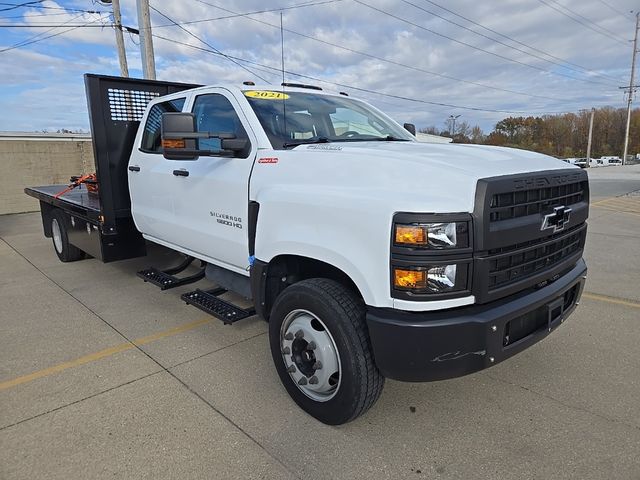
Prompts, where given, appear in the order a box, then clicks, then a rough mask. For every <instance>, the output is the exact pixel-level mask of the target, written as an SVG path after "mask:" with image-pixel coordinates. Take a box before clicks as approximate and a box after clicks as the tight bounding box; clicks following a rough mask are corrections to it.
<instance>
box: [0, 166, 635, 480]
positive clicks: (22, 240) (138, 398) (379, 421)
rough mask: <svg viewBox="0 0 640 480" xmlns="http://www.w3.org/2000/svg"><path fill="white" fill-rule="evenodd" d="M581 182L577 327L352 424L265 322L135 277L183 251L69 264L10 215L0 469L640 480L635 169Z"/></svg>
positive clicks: (1, 347) (389, 403)
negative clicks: (222, 314)
mask: <svg viewBox="0 0 640 480" xmlns="http://www.w3.org/2000/svg"><path fill="white" fill-rule="evenodd" d="M589 175H590V179H591V189H592V202H593V204H592V209H591V214H590V220H589V224H590V227H589V234H588V240H587V249H586V260H587V263H588V266H589V269H590V270H589V278H588V282H587V286H586V289H585V291H586V293H585V295H584V296H583V299H582V301H581V304H580V306H579V307H578V309H577V311H576V312H575V313H574V314H573V316H572V317H571V318H570V319H569V321H568V322H566V323H565V325H563V326H562V328H560V329H558V331H557V332H555V333H554V334H553V335H551V336H550V337H548V338H547V339H545V340H544V341H543V342H541V343H539V344H537V345H536V346H534V347H533V348H531V349H529V350H526V351H525V352H523V353H522V354H520V355H518V356H516V357H514V358H512V359H511V360H509V361H507V362H504V363H501V364H499V365H497V366H495V367H493V368H491V369H489V370H487V371H485V372H483V373H479V374H475V375H471V376H468V377H464V378H459V379H455V380H449V381H443V382H435V383H425V384H408V383H400V382H395V381H387V384H386V387H385V390H384V392H383V394H382V397H381V398H380V400H379V401H378V403H377V404H376V405H375V406H374V407H373V409H372V410H370V411H369V412H368V413H367V414H366V415H365V416H363V417H361V418H359V419H358V420H356V421H354V422H352V423H350V424H347V425H344V426H341V427H329V426H325V425H322V424H320V423H318V422H317V421H315V420H314V419H312V418H311V417H309V416H307V415H306V414H305V413H303V412H302V411H301V410H299V409H298V408H297V407H296V406H295V405H294V403H293V402H292V401H291V400H290V399H289V397H288V396H287V394H286V392H285V391H284V389H283V388H282V387H281V385H280V382H279V380H278V378H277V374H276V372H275V370H274V368H273V367H272V364H271V356H270V353H269V349H268V339H267V335H266V331H267V326H266V324H265V323H264V322H262V321H261V320H258V319H257V318H251V319H248V320H244V321H242V322H240V323H238V324H236V325H233V326H225V325H223V324H222V323H221V322H219V321H218V320H216V319H214V318H213V317H209V316H207V315H205V314H203V313H202V312H200V311H199V310H197V309H196V308H193V307H189V306H186V305H185V304H184V303H182V302H181V301H180V298H179V297H180V294H181V293H183V292H185V291H189V290H192V289H193V288H194V287H193V285H188V286H185V287H181V288H178V289H175V290H168V291H165V292H162V291H160V290H159V289H157V288H155V287H153V286H151V285H149V284H145V283H143V282H142V281H141V280H140V279H138V278H137V277H136V275H135V272H136V271H137V270H140V269H142V268H145V267H147V266H149V265H155V266H168V265H170V264H172V263H175V260H176V257H175V256H174V255H173V254H171V252H169V251H167V250H165V249H162V248H152V249H151V255H150V257H146V258H141V259H135V260H130V261H124V262H117V263H113V264H102V263H100V262H99V261H97V260H93V259H91V260H85V261H82V262H77V263H73V264H62V263H60V262H59V261H58V259H57V257H56V255H55V253H54V251H53V249H52V247H51V242H50V240H49V239H45V238H44V236H43V235H42V226H41V222H40V216H39V214H37V213H31V214H21V215H7V216H3V217H0V238H1V240H0V305H1V307H0V332H1V333H0V478H2V479H3V480H4V479H19V478H24V479H42V478H64V479H76V478H153V479H160V478H208V479H226V478H268V479H271V478H273V479H284V478H304V479H307V478H309V479H341V478H344V479H358V478H363V479H364V478H366V479H382V478H389V479H401V478H416V479H417V478H438V479H440V478H442V479H454V478H455V479H458V478H464V479H468V478H491V479H516V478H517V479H530V478H539V479H553V478H579V479H640V354H639V353H640V288H639V284H640V255H639V254H638V250H639V249H640V165H636V166H628V167H627V166H625V167H609V168H600V169H590V171H589ZM633 192H635V193H633ZM203 283H204V282H203Z"/></svg>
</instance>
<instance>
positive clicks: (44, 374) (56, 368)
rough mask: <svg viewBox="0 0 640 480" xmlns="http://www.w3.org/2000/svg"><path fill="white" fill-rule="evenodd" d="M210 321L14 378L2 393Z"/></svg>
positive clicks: (155, 335) (200, 321) (171, 330)
mask: <svg viewBox="0 0 640 480" xmlns="http://www.w3.org/2000/svg"><path fill="white" fill-rule="evenodd" d="M210 321H211V318H203V319H200V320H196V321H193V322H190V323H185V324H184V325H180V326H178V327H174V328H171V329H169V330H165V331H163V332H158V333H155V334H153V335H148V336H146V337H141V338H138V339H136V340H133V341H131V342H128V343H121V344H120V345H115V346H113V347H110V348H105V349H104V350H100V351H98V352H94V353H90V354H88V355H84V356H83V357H79V358H76V359H75V360H71V361H69V362H64V363H60V364H58V365H54V366H53V367H49V368H45V369H43V370H38V371H37V372H33V373H29V374H28V375H23V376H21V377H17V378H14V379H12V380H7V381H5V382H1V383H0V391H2V390H6V389H7V388H11V387H15V386H17V385H22V384H23V383H27V382H31V381H33V380H37V379H38V378H42V377H47V376H49V375H53V374H55V373H59V372H62V371H64V370H68V369H69V368H73V367H79V366H80V365H84V364H87V363H90V362H95V361H96V360H100V359H102V358H105V357H110V356H112V355H115V354H116V353H120V352H125V351H127V350H131V349H133V348H136V346H141V345H146V344H148V343H151V342H155V341H156V340H160V339H162V338H166V337H170V336H173V335H177V334H178V333H182V332H186V331H189V330H193V329H194V328H197V327H199V326H200V325H204V324H205V323H208V322H210Z"/></svg>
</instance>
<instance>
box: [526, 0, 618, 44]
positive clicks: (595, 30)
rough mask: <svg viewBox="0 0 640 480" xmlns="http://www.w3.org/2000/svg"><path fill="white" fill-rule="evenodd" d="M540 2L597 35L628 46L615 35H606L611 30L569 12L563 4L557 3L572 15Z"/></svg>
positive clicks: (541, 1) (543, 0)
mask: <svg viewBox="0 0 640 480" xmlns="http://www.w3.org/2000/svg"><path fill="white" fill-rule="evenodd" d="M538 1H539V2H540V3H542V4H544V5H546V6H547V7H549V8H552V9H554V10H555V11H556V12H559V13H561V14H562V15H564V16H565V17H567V18H570V19H571V20H573V21H574V22H578V23H579V24H581V25H583V26H585V27H587V28H588V29H589V30H592V31H594V32H596V33H599V34H600V35H604V36H605V37H607V38H610V39H611V40H614V41H616V42H618V43H622V44H623V45H627V42H626V41H625V40H623V39H621V38H619V37H617V36H615V35H611V34H609V33H606V32H609V30H607V29H606V28H604V27H601V26H600V25H598V24H597V23H594V22H592V21H591V20H589V19H588V18H587V17H584V16H582V15H580V14H579V13H576V12H574V11H573V10H569V9H568V8H567V7H565V6H563V5H561V4H559V3H557V2H556V5H558V6H559V7H561V8H563V9H564V10H566V11H567V12H570V13H566V12H564V11H563V10H560V9H559V8H558V7H556V6H554V5H552V4H551V3H547V2H546V1H545V0H538ZM572 14H573V15H572ZM576 16H577V17H582V18H584V19H585V20H586V21H587V22H589V23H591V24H593V25H595V26H596V27H598V28H600V29H601V30H604V31H601V30H597V29H595V28H593V27H592V26H591V25H589V23H585V22H583V21H582V20H580V18H576ZM610 33H612V32H610Z"/></svg>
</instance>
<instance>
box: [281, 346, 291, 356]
mask: <svg viewBox="0 0 640 480" xmlns="http://www.w3.org/2000/svg"><path fill="white" fill-rule="evenodd" d="M282 353H283V355H289V354H290V353H291V349H290V348H289V347H284V348H283V349H282Z"/></svg>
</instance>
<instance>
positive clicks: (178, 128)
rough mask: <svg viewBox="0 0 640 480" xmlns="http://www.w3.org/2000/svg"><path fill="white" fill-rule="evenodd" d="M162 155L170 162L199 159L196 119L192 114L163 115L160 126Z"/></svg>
mask: <svg viewBox="0 0 640 480" xmlns="http://www.w3.org/2000/svg"><path fill="white" fill-rule="evenodd" d="M160 135H161V138H162V154H163V155H164V158H166V159H168V160H195V159H196V158H198V154H197V153H196V152H197V150H198V142H197V138H198V137H197V136H194V135H197V132H196V117H195V115H193V114H192V113H180V112H177V113H174V112H171V113H163V114H162V121H161V125H160Z"/></svg>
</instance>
